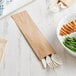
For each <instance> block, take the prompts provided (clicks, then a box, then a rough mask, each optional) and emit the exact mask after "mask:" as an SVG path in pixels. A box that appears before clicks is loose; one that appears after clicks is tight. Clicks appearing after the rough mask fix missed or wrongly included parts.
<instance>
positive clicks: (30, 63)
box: [0, 0, 76, 76]
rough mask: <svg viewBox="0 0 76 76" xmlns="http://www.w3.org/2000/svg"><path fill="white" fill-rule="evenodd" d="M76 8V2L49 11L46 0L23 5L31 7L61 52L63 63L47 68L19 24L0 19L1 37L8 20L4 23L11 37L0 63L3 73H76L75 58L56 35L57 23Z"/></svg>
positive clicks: (69, 75)
mask: <svg viewBox="0 0 76 76" xmlns="http://www.w3.org/2000/svg"><path fill="white" fill-rule="evenodd" d="M75 8H76V5H74V6H72V7H71V8H69V9H67V10H65V11H62V12H59V13H57V14H50V15H49V14H48V13H47V10H46V3H45V0H36V1H35V2H34V3H32V4H30V5H28V6H27V7H24V8H23V9H25V10H27V11H28V13H29V14H30V16H31V17H32V19H33V20H34V22H35V23H36V24H37V26H38V28H39V29H40V31H41V32H42V33H43V34H44V36H45V37H46V39H47V40H48V41H49V42H50V43H51V44H52V46H53V47H54V48H55V49H56V51H57V53H58V54H59V55H60V56H61V58H62V60H63V66H62V67H61V69H56V70H52V69H46V70H44V69H43V68H42V65H41V63H40V61H38V59H37V58H36V56H35V55H34V53H33V51H32V49H31V48H30V47H29V45H28V43H27V41H26V40H25V39H24V37H23V36H22V34H21V33H20V31H19V30H18V28H17V26H15V25H12V24H6V20H5V19H2V20H0V37H2V28H3V25H4V24H6V26H4V27H5V29H7V33H6V34H7V36H6V38H7V40H8V43H7V46H6V49H5V52H4V57H3V59H2V62H1V63H0V76H59V74H60V73H61V74H62V75H61V74H60V76H76V58H75V57H72V56H71V55H69V54H68V53H67V52H66V50H64V48H63V47H62V46H61V44H60V43H59V41H58V39H57V36H56V27H57V25H58V22H59V21H60V19H61V18H63V17H64V16H66V15H67V14H69V13H72V12H76V10H75ZM7 18H8V19H9V17H7ZM57 74H58V75H57Z"/></svg>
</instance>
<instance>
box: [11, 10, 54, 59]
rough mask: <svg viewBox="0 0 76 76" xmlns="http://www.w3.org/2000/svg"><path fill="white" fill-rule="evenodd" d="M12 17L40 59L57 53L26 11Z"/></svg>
mask: <svg viewBox="0 0 76 76" xmlns="http://www.w3.org/2000/svg"><path fill="white" fill-rule="evenodd" d="M12 18H13V19H14V21H15V23H16V24H17V26H18V27H19V29H20V31H21V32H22V34H23V35H24V37H25V38H26V39H27V41H28V42H29V44H30V45H31V47H32V49H33V50H34V52H35V53H36V55H37V56H38V58H39V59H40V60H41V59H42V58H44V57H46V56H47V55H50V54H52V53H55V50H54V49H53V48H52V47H51V45H50V44H49V43H48V41H47V40H46V39H45V37H44V36H43V35H42V33H41V32H40V31H39V29H38V28H37V26H36V24H35V23H34V22H33V21H32V19H31V18H30V16H29V15H28V13H27V12H26V11H24V12H21V13H18V14H15V15H13V16H12Z"/></svg>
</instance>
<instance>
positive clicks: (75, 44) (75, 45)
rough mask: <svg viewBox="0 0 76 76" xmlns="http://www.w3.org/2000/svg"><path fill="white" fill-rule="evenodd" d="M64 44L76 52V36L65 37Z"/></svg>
mask: <svg viewBox="0 0 76 76" xmlns="http://www.w3.org/2000/svg"><path fill="white" fill-rule="evenodd" d="M63 44H64V45H65V46H66V47H67V48H68V49H70V50H72V51H74V52H76V37H65V40H64V41H63Z"/></svg>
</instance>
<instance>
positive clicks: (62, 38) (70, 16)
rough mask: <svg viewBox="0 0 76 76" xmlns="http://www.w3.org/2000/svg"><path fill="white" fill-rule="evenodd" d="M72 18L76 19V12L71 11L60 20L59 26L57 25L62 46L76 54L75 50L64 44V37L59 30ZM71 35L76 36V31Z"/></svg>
mask: <svg viewBox="0 0 76 76" xmlns="http://www.w3.org/2000/svg"><path fill="white" fill-rule="evenodd" d="M72 20H76V13H71V14H70V15H68V16H66V17H64V18H63V19H61V20H60V22H59V24H58V27H57V37H58V40H59V41H60V43H61V44H62V46H63V47H64V48H65V49H66V50H67V51H68V52H69V53H70V54H71V55H73V56H76V52H73V51H72V50H70V49H68V48H67V47H65V46H64V44H63V41H64V37H63V36H60V34H59V32H60V29H61V27H62V26H63V24H66V23H68V22H70V21H72ZM70 37H76V32H75V33H73V34H71V35H70Z"/></svg>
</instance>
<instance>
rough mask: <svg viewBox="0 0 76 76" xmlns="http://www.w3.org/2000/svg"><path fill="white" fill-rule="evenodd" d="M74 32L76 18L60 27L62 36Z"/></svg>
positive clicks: (75, 30)
mask: <svg viewBox="0 0 76 76" xmlns="http://www.w3.org/2000/svg"><path fill="white" fill-rule="evenodd" d="M73 32H76V20H73V21H71V22H69V23H67V24H65V25H63V26H62V27H61V29H60V35H61V36H64V35H68V34H71V33H73Z"/></svg>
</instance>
